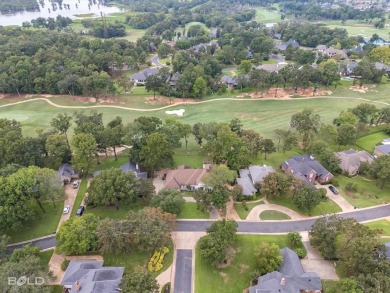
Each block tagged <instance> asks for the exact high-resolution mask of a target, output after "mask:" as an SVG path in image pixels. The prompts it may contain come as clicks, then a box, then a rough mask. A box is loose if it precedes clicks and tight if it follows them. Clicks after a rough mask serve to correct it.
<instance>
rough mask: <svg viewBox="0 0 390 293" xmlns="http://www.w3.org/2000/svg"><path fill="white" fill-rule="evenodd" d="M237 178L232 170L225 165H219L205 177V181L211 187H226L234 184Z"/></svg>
mask: <svg viewBox="0 0 390 293" xmlns="http://www.w3.org/2000/svg"><path fill="white" fill-rule="evenodd" d="M235 177H236V175H235V172H234V171H232V170H230V169H229V168H228V167H226V166H225V165H217V166H214V167H213V168H212V169H211V170H210V172H208V173H207V174H206V175H205V176H204V178H203V181H204V183H205V184H206V185H207V186H210V187H216V186H225V185H226V184H228V183H230V182H233V181H234V179H235Z"/></svg>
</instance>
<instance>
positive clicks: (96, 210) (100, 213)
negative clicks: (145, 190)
mask: <svg viewBox="0 0 390 293" xmlns="http://www.w3.org/2000/svg"><path fill="white" fill-rule="evenodd" d="M146 206H147V203H145V202H144V201H141V200H139V201H136V202H135V203H131V204H129V205H122V206H119V209H118V210H116V207H115V206H110V207H108V206H99V207H87V208H86V209H85V213H86V214H88V213H91V214H94V215H95V216H96V217H99V218H101V219H104V218H111V219H124V218H125V217H126V215H127V213H128V212H129V211H130V210H132V211H139V210H142V209H143V208H144V207H146Z"/></svg>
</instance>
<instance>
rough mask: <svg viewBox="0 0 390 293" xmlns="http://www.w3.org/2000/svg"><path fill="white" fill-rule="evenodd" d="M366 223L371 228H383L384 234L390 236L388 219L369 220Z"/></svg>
mask: <svg viewBox="0 0 390 293" xmlns="http://www.w3.org/2000/svg"><path fill="white" fill-rule="evenodd" d="M364 225H365V226H367V227H370V228H371V229H381V230H383V235H384V236H390V222H389V221H388V220H378V221H373V222H368V223H365V224H364ZM389 241H390V239H389Z"/></svg>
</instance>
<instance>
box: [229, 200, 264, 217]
mask: <svg viewBox="0 0 390 293" xmlns="http://www.w3.org/2000/svg"><path fill="white" fill-rule="evenodd" d="M260 204H264V202H263V201H258V202H247V203H246V206H247V208H248V210H246V209H244V207H243V205H242V203H241V202H235V203H234V208H235V209H236V212H237V214H238V215H239V217H240V219H241V220H245V219H246V217H247V216H248V215H249V213H250V211H251V210H252V209H253V208H254V207H255V206H258V205H260Z"/></svg>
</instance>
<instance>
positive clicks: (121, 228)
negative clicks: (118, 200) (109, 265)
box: [96, 218, 136, 254]
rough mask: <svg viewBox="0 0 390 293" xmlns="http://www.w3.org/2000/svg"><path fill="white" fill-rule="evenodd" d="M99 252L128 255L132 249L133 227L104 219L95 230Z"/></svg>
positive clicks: (118, 221)
mask: <svg viewBox="0 0 390 293" xmlns="http://www.w3.org/2000/svg"><path fill="white" fill-rule="evenodd" d="M96 236H97V239H98V243H99V250H100V251H101V252H102V253H115V254H118V253H128V252H130V251H132V249H133V248H134V241H135V240H134V239H135V237H136V235H135V234H134V227H133V226H132V224H131V223H128V222H126V221H122V220H115V219H110V218H106V219H104V220H102V221H101V222H99V224H98V226H97V228H96Z"/></svg>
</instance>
